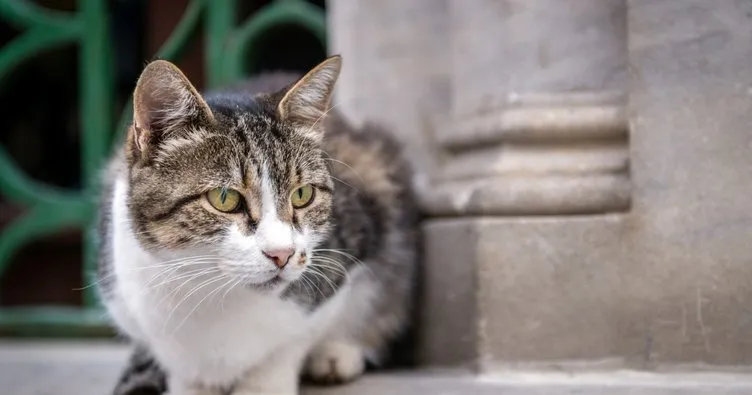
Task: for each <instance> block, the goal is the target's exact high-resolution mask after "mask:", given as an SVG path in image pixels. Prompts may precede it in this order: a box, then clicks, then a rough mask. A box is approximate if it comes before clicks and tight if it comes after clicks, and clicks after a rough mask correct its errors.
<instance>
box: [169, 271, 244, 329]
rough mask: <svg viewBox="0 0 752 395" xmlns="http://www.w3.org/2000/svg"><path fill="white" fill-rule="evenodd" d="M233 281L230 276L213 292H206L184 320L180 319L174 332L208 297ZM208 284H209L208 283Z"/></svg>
mask: <svg viewBox="0 0 752 395" xmlns="http://www.w3.org/2000/svg"><path fill="white" fill-rule="evenodd" d="M218 279H220V280H221V279H222V277H221V276H220V277H218ZM232 281H233V280H232V279H231V278H230V279H228V280H227V281H226V282H225V283H224V284H222V285H221V286H219V287H217V288H215V289H214V290H212V291H211V292H209V293H208V294H206V295H205V296H204V297H203V298H201V300H199V301H198V303H196V305H195V306H193V308H192V309H191V310H190V311H189V312H188V314H186V315H185V318H183V319H182V320H181V321H180V323H179V324H178V326H176V327H175V329H174V331H173V333H174V332H177V331H178V329H180V327H181V326H183V324H184V323H185V321H186V320H188V318H189V317H190V316H191V314H193V312H194V311H196V309H198V307H199V306H201V303H204V301H205V300H206V299H208V298H209V297H210V296H212V295H214V294H215V293H217V292H218V291H220V290H221V289H222V288H224V287H225V286H227V285H228V284H230V283H232ZM213 282H216V281H213ZM210 284H211V283H210ZM207 285H208V284H207ZM194 292H195V291H194Z"/></svg>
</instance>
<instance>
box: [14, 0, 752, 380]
mask: <svg viewBox="0 0 752 395" xmlns="http://www.w3.org/2000/svg"><path fill="white" fill-rule="evenodd" d="M333 53H339V54H341V55H342V56H343V59H344V70H343V72H342V75H341V77H340V80H339V82H338V87H337V91H336V93H335V100H334V105H335V106H336V107H337V108H338V109H339V110H340V112H341V113H343V115H344V116H345V117H347V118H348V119H349V120H350V121H351V122H353V123H355V124H356V125H357V124H360V123H363V122H365V121H376V122H378V123H381V124H383V125H385V126H387V128H388V129H389V130H392V131H393V132H394V134H395V137H396V138H398V139H399V140H400V141H401V142H402V144H404V145H405V147H406V148H407V152H408V153H409V156H410V158H409V159H410V160H411V161H412V162H413V165H414V166H415V168H416V170H417V176H416V188H417V191H418V196H419V199H420V204H421V207H422V209H423V212H424V214H425V219H424V221H423V231H424V241H425V248H424V252H425V259H424V262H423V263H424V264H423V273H422V276H421V280H422V288H421V294H420V326H419V336H418V340H417V344H416V346H417V347H416V349H417V351H416V354H417V355H416V356H417V358H418V360H419V362H420V366H419V368H420V369H419V370H418V371H416V372H413V373H410V374H407V375H393V374H391V373H387V374H385V375H381V376H379V375H377V376H374V377H372V378H368V379H366V380H364V381H362V382H361V383H359V384H356V385H355V387H348V388H350V389H344V390H342V391H343V392H332V393H338V394H339V393H342V394H347V393H359V394H380V393H390V394H392V393H394V394H403V393H404V394H413V393H423V392H427V393H446V394H462V393H483V394H486V393H488V394H491V393H499V391H508V393H520V394H524V393H551V394H570V393H575V392H576V393H581V394H622V393H627V392H629V393H638V392H639V393H643V392H640V391H642V390H644V389H645V388H650V389H651V390H655V391H656V392H652V393H661V394H663V393H665V394H668V393H671V394H719V393H723V394H749V393H752V379H751V378H750V377H752V376H749V373H750V366H751V365H752V248H750V241H752V211H751V210H750V205H751V204H752V200H750V196H752V0H713V1H710V0H328V1H323V0H322V1H305V0H269V1H255V0H190V1H189V0H175V1H146V0H140V1H136V0H132V1H128V0H111V1H105V0H78V1H72V0H70V1H68V0H58V1H53V0H37V1H31V0H0V111H2V118H1V119H2V125H3V126H2V128H0V229H1V230H2V233H0V335H1V336H2V339H3V340H2V341H1V342H0V343H1V345H2V346H1V347H0V389H3V388H11V389H13V391H11V392H13V393H15V394H26V393H35V394H37V393H39V394H41V393H53V392H54V393H61V392H60V391H61V390H60V389H61V388H67V389H65V390H63V393H77V394H88V393H92V394H94V393H101V390H99V389H101V388H107V386H108V385H109V383H111V380H113V374H114V373H113V372H116V371H117V369H118V367H119V365H120V364H122V358H123V355H124V354H123V353H122V349H119V348H116V347H115V348H113V346H112V345H111V343H100V342H94V341H93V340H92V339H95V338H98V339H100V340H101V339H110V338H111V336H112V333H111V331H110V330H109V328H108V327H107V325H106V321H105V320H104V316H103V314H102V311H101V310H100V309H99V308H98V307H97V303H96V300H95V297H94V295H93V289H91V288H86V286H87V285H88V284H90V278H89V274H90V273H91V269H92V266H91V265H92V262H93V261H92V260H91V259H90V258H91V253H92V252H93V248H92V246H93V241H94V240H92V239H91V238H90V237H87V234H86V233H85V232H84V231H85V229H86V227H87V225H88V223H89V221H90V219H91V216H92V207H93V206H92V202H93V200H92V199H93V198H94V197H95V196H96V189H97V188H96V183H95V182H93V181H94V180H95V175H96V172H97V171H98V170H99V169H100V168H101V164H102V161H103V160H104V158H105V157H106V156H107V154H108V153H109V150H110V148H111V145H112V142H113V141H116V139H117V136H118V135H119V133H121V132H122V130H123V127H124V125H126V124H127V122H128V121H129V115H130V114H129V100H130V92H131V90H132V88H133V85H134V83H135V80H136V78H137V76H138V74H139V72H140V70H141V68H142V67H143V65H144V64H145V62H146V61H148V60H150V59H153V58H156V57H159V58H165V59H169V60H173V61H175V62H177V64H178V65H179V66H180V67H181V68H182V69H183V70H184V71H185V72H186V74H187V76H188V77H189V79H191V81H193V82H194V83H195V84H196V85H197V87H199V88H200V89H209V88H213V87H221V86H223V85H225V84H229V83H232V82H234V81H237V80H239V79H242V78H244V77H246V76H249V75H253V74H255V73H259V72H262V71H266V70H280V69H282V70H297V71H304V70H307V69H308V68H310V67H312V66H313V65H315V64H317V63H318V62H319V61H320V60H322V59H323V58H324V57H325V56H326V55H327V54H333ZM80 288H84V289H80ZM42 337H44V338H47V339H48V341H49V339H52V340H54V341H55V343H54V344H55V346H54V347H52V346H50V344H53V343H48V342H44V343H40V340H39V339H40V338H42ZM61 339H67V341H66V342H65V343H61V342H59V341H60V340H61ZM70 341H75V343H70ZM61 344H62V346H61ZM95 344H97V345H98V346H96V347H95V346H93V345H95ZM51 347H52V348H51ZM61 347H62V348H61ZM92 347H94V348H92ZM72 356H76V357H75V358H73V359H74V360H75V363H71V361H70V360H71V358H72ZM21 359H23V360H24V361H26V362H24V363H19V362H18V361H19V360H21ZM105 361H106V362H105ZM65 366H68V370H65V368H62V367H65ZM436 367H440V368H442V369H448V370H441V371H439V373H436V371H434V370H430V369H431V368H436ZM39 369H41V370H42V371H44V372H47V374H48V375H50V376H51V377H53V378H54V379H52V380H48V381H47V382H46V384H45V383H40V382H34V379H33V377H35V375H34V374H35V373H36V372H38V371H40V370H39ZM60 369H62V370H60ZM102 369H104V370H102ZM4 371H5V372H6V373H5V374H3V372H4ZM71 374H73V375H76V374H80V375H82V376H81V377H79V379H78V380H74V381H71V380H69V378H70V377H71V376H70V375H71ZM63 382H68V383H70V382H75V383H78V385H79V386H78V387H75V388H73V387H58V385H60V384H59V383H63ZM14 383H15V384H14ZM29 383H34V385H32V384H29ZM91 383H98V384H91ZM14 385H15V386H14ZM24 391H25V392H24ZM45 391H46V392H45ZM87 391H88V392H87ZM97 391H99V392H97ZM348 391H349V392H348ZM440 391H443V392H440ZM510 391H511V392H510Z"/></svg>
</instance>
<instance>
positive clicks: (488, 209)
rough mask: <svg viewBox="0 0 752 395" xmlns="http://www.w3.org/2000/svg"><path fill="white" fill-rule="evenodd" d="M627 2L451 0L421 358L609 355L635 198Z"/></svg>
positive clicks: (493, 361) (478, 361) (428, 201)
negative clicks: (446, 105) (446, 115)
mask: <svg viewBox="0 0 752 395" xmlns="http://www.w3.org/2000/svg"><path fill="white" fill-rule="evenodd" d="M626 11H627V10H626V4H625V1H624V0H508V1H496V0H452V1H451V2H450V15H451V21H452V31H453V33H454V37H453V42H452V48H453V58H452V62H453V63H452V64H453V73H452V87H453V90H452V93H453V103H452V114H451V115H452V116H451V119H450V120H449V121H448V122H447V123H446V124H445V127H444V128H441V129H440V130H439V133H438V136H437V140H438V141H439V142H440V144H441V146H442V147H443V149H444V151H445V152H446V155H445V159H444V162H443V167H442V169H441V171H440V172H439V174H438V175H437V177H436V178H435V179H434V184H433V186H432V188H431V190H430V192H429V193H423V194H422V195H421V196H422V198H423V204H424V207H425V208H426V210H427V211H428V212H429V213H430V214H432V215H434V216H439V217H440V218H441V219H429V220H428V221H426V224H425V230H426V244H427V246H426V254H427V260H426V277H427V280H426V293H427V295H428V296H427V298H426V300H427V302H428V305H427V306H426V309H425V321H426V322H430V323H431V325H428V326H427V327H426V330H425V334H424V339H425V340H426V342H425V344H424V347H423V356H424V361H426V363H429V364H443V365H452V364H462V363H470V364H473V365H475V366H477V367H479V368H481V369H482V370H491V369H493V368H494V367H495V366H497V365H499V364H502V363H504V364H507V363H518V362H528V361H561V360H568V359H591V358H606V357H609V356H610V355H611V351H612V350H611V334H612V333H613V329H614V328H615V318H616V317H615V316H613V315H612V313H611V308H612V302H613V298H611V297H610V294H611V293H612V292H614V291H610V290H611V289H612V287H614V286H615V283H617V282H618V274H617V272H618V269H617V268H618V264H617V263H618V262H619V261H620V259H621V256H622V255H621V247H620V244H619V239H620V237H621V235H622V233H623V232H624V230H623V215H621V214H618V213H621V212H624V211H627V210H628V209H629V207H630V198H631V190H630V180H629V147H628V117H627V106H626V105H627V82H628V78H627V77H628V76H627V65H628V52H627V27H626V18H627V12H626ZM585 214H587V216H584V215H585ZM604 296H605V297H604ZM459 317H461V318H459Z"/></svg>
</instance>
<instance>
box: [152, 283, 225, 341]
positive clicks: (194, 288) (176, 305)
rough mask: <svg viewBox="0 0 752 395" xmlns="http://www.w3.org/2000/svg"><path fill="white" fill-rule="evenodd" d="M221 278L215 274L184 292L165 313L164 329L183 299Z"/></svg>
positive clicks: (185, 299)
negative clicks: (181, 297) (167, 312)
mask: <svg viewBox="0 0 752 395" xmlns="http://www.w3.org/2000/svg"><path fill="white" fill-rule="evenodd" d="M222 279H223V277H222V276H215V277H210V278H209V279H208V280H205V281H204V282H202V283H200V284H199V285H197V286H195V287H193V289H192V290H191V291H190V292H188V293H187V294H186V295H185V296H184V297H183V299H181V300H180V301H179V302H178V303H177V304H175V306H174V307H173V308H172V310H171V311H170V314H168V315H167V319H166V320H165V329H166V328H167V324H168V323H169V322H170V319H171V318H172V316H173V314H175V312H176V311H177V310H178V308H179V307H180V305H182V304H183V303H184V302H185V301H187V300H188V299H189V298H190V297H191V296H192V295H193V294H195V293H196V292H198V291H199V290H201V289H202V288H204V287H206V286H207V285H209V284H212V283H215V282H217V281H219V280H222ZM182 322H183V321H181V324H182ZM175 330H177V329H175ZM173 333H174V331H173Z"/></svg>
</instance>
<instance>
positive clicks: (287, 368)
mask: <svg viewBox="0 0 752 395" xmlns="http://www.w3.org/2000/svg"><path fill="white" fill-rule="evenodd" d="M307 352H308V348H307V347H306V346H305V345H300V344H291V345H289V346H287V347H285V348H283V349H281V350H279V351H276V352H274V353H273V354H272V355H271V356H270V358H269V359H268V360H266V361H263V362H262V363H261V364H259V366H256V367H254V368H253V369H251V370H250V371H249V372H248V373H247V374H246V376H245V377H243V378H242V379H241V380H240V381H238V383H237V384H236V385H235V389H234V391H233V392H232V395H297V394H298V387H299V382H300V369H301V367H302V366H303V361H304V360H305V356H306V353H307Z"/></svg>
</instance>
